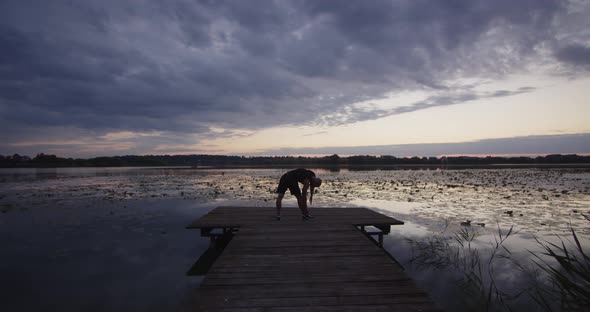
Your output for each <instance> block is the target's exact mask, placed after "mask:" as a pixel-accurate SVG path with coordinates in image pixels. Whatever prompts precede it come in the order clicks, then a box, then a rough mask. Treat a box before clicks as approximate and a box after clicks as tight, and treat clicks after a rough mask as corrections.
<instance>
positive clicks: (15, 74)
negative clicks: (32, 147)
mask: <svg viewBox="0 0 590 312" xmlns="http://www.w3.org/2000/svg"><path fill="white" fill-rule="evenodd" d="M587 10H588V5H584V4H583V3H582V4H580V3H577V4H576V6H572V5H571V4H570V3H568V2H567V1H561V0H522V1H512V0H511V1H508V0H498V1H487V0H478V1H474V0H465V1H426V0H411V1H410V0H399V1H378V0H375V1H252V2H250V1H184V0H173V1H130V2H122V1H114V0H113V1H100V2H85V1H84V2H82V1H37V2H35V3H33V2H28V1H9V0H6V1H2V3H0V21H1V22H0V47H2V53H0V121H2V122H1V125H0V131H1V132H2V133H3V134H2V135H1V139H2V142H0V143H11V142H18V141H21V140H25V139H30V138H29V137H28V136H25V135H24V134H23V131H21V129H23V128H34V129H36V130H37V131H36V132H37V138H43V137H44V135H43V134H44V133H55V131H53V132H52V131H49V130H48V129H50V128H55V127H71V128H77V129H79V131H80V132H86V133H95V134H96V135H101V134H104V133H108V132H114V131H115V132H116V131H143V132H145V131H164V132H171V133H177V134H182V133H190V134H191V135H192V134H199V133H202V134H209V135H211V133H210V132H209V129H210V127H211V126H217V127H226V128H234V129H260V128H266V127H272V126H277V125H290V124H308V125H313V124H321V123H325V122H326V120H330V118H331V117H330V115H331V114H333V113H334V112H341V113H342V114H345V115H343V116H340V117H339V118H340V119H338V122H340V123H341V122H356V121H359V120H367V119H375V118H381V117H384V116H387V115H391V114H399V113H404V112H411V111H415V110H418V109H426V108H429V107H434V106H441V105H453V104H460V103H463V102H465V101H471V100H473V99H476V98H480V97H482V95H481V94H475V93H469V92H466V93H459V94H458V93H457V92H454V93H449V94H438V95H433V96H431V97H430V98H427V99H425V100H424V101H422V102H419V103H408V105H409V106H407V107H405V108H398V109H396V110H394V111H366V110H359V109H355V108H354V107H353V106H351V105H352V104H353V103H355V102H358V101H367V100H371V99H378V98H382V97H383V96H384V95H385V94H387V93H389V92H395V91H401V90H425V91H437V92H442V91H445V90H449V89H450V87H449V81H452V80H454V79H459V78H469V77H475V76H478V75H485V76H486V77H494V76H497V77H501V76H502V75H505V74H508V73H511V72H512V71H515V70H518V69H519V68H524V67H525V66H527V65H529V64H531V62H533V63H534V62H535V60H536V59H537V58H538V57H539V54H540V52H538V50H539V49H538V48H539V47H541V46H544V45H547V46H549V47H550V48H552V47H561V48H555V49H556V52H555V53H554V55H555V57H556V59H557V60H559V61H562V62H564V63H567V64H586V65H587V64H588V48H587V47H585V46H580V45H579V44H578V45H576V43H575V42H578V41H580V40H582V41H583V40H586V39H587V38H583V37H582V36H583V34H580V35H576V34H577V33H580V29H579V28H580V27H583V26H578V28H576V27H577V25H578V24H576V23H574V22H571V21H573V20H575V19H574V17H576V16H577V19H581V17H580V16H584V14H583V13H585V12H587ZM576 14H577V15H576ZM574 15H575V16H574ZM568 17H571V18H569V19H568ZM568 21H569V22H568ZM580 25H581V24H580ZM562 34H566V35H568V36H561V37H567V38H570V39H571V40H572V41H571V42H570V41H564V42H561V41H560V40H561V39H559V40H558V39H556V38H558V36H557V35H562ZM576 36H578V37H579V38H578V37H576ZM561 37H560V38H561ZM568 40H569V39H568ZM576 40H577V41H576ZM506 51H509V52H506ZM467 89H469V88H467ZM524 91H527V90H524ZM524 91H523V92H524ZM515 92H516V91H503V90H499V91H496V92H495V93H493V94H488V95H484V97H493V96H509V95H511V94H514V93H515ZM516 93H517V92H516ZM309 112H313V114H312V115H311V116H310V114H309ZM25 133H30V132H28V131H25ZM27 135H29V134H27ZM30 136H33V135H32V134H31V135H30ZM46 138H47V137H46ZM193 139H194V138H193ZM2 149H4V148H2Z"/></svg>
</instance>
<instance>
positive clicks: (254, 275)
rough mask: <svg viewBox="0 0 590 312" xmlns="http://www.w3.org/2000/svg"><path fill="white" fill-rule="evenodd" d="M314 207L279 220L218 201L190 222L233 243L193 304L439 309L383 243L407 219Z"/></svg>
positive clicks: (288, 211) (265, 211) (207, 307)
mask: <svg viewBox="0 0 590 312" xmlns="http://www.w3.org/2000/svg"><path fill="white" fill-rule="evenodd" d="M311 211H312V213H313V214H314V216H315V219H313V220H307V221H304V220H302V219H301V216H300V212H299V210H298V209H292V208H283V212H282V215H283V217H282V219H281V220H280V221H277V220H275V219H274V216H273V214H274V208H260V207H257V208H254V207H218V208H216V209H214V210H213V211H211V212H210V213H208V214H207V215H205V216H203V217H202V218H200V219H198V220H196V221H194V222H192V223H191V224H190V225H189V226H188V227H187V228H194V229H201V234H202V235H203V236H210V237H211V238H212V244H215V242H216V241H225V243H224V246H225V244H227V246H225V249H224V250H223V252H222V253H221V255H220V256H219V257H218V258H217V259H216V260H215V262H214V264H213V265H212V266H211V268H209V269H208V272H207V273H206V276H205V278H204V279H203V281H202V283H201V285H200V287H199V289H198V290H197V292H196V294H195V295H194V296H193V297H192V298H191V299H190V302H189V303H188V308H187V310H189V311H248V312H249V311H439V310H438V309H437V308H436V307H435V305H434V304H433V303H432V301H431V300H430V299H429V297H428V295H427V294H426V293H425V292H424V291H422V290H420V289H418V288H417V287H416V286H415V285H414V283H413V281H412V280H411V279H409V278H408V277H407V276H406V274H405V273H404V272H403V270H402V269H401V268H400V266H399V265H398V264H396V262H395V261H394V260H393V258H391V257H390V256H389V255H388V254H387V253H386V252H385V251H384V250H383V249H382V248H381V247H379V243H380V242H382V240H381V239H380V238H382V235H383V234H387V233H389V229H390V226H391V225H396V224H403V222H401V221H399V220H396V219H393V218H390V217H387V216H384V215H382V214H379V213H377V212H374V211H372V210H369V209H365V208H313V209H312V210H311ZM373 237H376V238H373ZM230 239H231V240H230ZM228 241H229V243H228Z"/></svg>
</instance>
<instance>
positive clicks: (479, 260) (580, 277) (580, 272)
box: [405, 216, 590, 311]
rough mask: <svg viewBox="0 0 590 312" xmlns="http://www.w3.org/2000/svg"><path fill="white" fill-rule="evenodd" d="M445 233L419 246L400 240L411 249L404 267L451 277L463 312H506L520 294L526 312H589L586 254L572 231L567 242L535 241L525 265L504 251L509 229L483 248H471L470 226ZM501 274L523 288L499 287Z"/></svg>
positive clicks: (473, 234)
mask: <svg viewBox="0 0 590 312" xmlns="http://www.w3.org/2000/svg"><path fill="white" fill-rule="evenodd" d="M585 217H587V216H585ZM447 224H448V222H447ZM447 229H448V226H447V227H445V229H444V230H443V231H441V232H440V233H435V234H433V235H431V236H430V237H427V238H425V239H423V240H420V241H418V240H414V239H410V238H405V239H406V241H407V242H408V243H409V244H410V247H411V250H412V259H411V260H410V263H411V264H412V265H414V266H416V267H417V268H418V269H425V268H428V269H434V270H454V272H457V273H458V274H456V275H455V277H456V278H455V280H454V282H455V285H457V286H458V288H459V289H460V290H461V291H462V292H463V293H464V294H465V296H463V299H464V300H465V301H466V303H465V305H466V309H467V310H469V309H470V308H469V307H473V308H476V309H478V310H483V311H493V310H500V311H512V310H514V308H513V307H512V306H513V304H514V303H515V302H516V301H517V300H518V299H519V298H520V299H526V298H521V297H522V296H523V295H525V294H526V295H527V296H528V297H529V298H530V299H528V300H527V301H528V302H530V303H531V304H533V305H535V304H536V306H534V307H531V308H533V309H534V310H535V311H539V310H543V311H588V309H590V255H589V254H588V253H587V251H585V250H584V248H583V246H582V244H581V243H580V240H579V238H578V236H577V234H576V232H575V230H574V229H571V234H572V238H571V239H569V238H566V237H561V236H557V238H558V241H559V243H552V242H549V241H547V240H541V239H538V238H536V237H535V240H536V242H537V244H538V245H539V246H540V247H541V251H531V250H528V253H529V254H530V255H531V258H530V261H528V260H523V259H518V258H516V257H514V256H513V254H512V252H511V251H510V249H509V248H508V246H507V244H506V242H507V240H508V239H509V238H510V237H511V236H512V235H514V234H515V233H516V231H514V229H513V228H512V227H511V228H509V229H508V230H502V229H501V227H500V226H499V225H498V227H497V232H496V233H495V235H494V241H493V242H492V243H491V246H490V247H489V248H476V247H474V240H475V239H476V238H477V237H478V236H479V234H478V231H477V230H475V229H473V228H472V227H463V228H461V229H460V230H459V231H457V232H455V233H448V231H447ZM504 261H507V262H504ZM501 264H502V265H501ZM507 264H509V266H506V265H507ZM498 267H500V268H501V270H500V271H499V270H498ZM507 269H510V270H512V271H514V274H520V275H519V276H518V278H519V279H520V280H522V283H523V285H520V287H517V286H515V285H508V287H506V285H504V287H502V286H500V284H501V283H499V281H500V280H501V278H500V277H499V275H500V274H505V273H506V270H507ZM531 299H532V300H531Z"/></svg>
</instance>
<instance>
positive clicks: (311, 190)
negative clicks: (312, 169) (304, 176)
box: [309, 184, 313, 205]
mask: <svg viewBox="0 0 590 312" xmlns="http://www.w3.org/2000/svg"><path fill="white" fill-rule="evenodd" d="M312 201H313V184H312V185H311V187H310V188H309V204H310V205H311V202H312Z"/></svg>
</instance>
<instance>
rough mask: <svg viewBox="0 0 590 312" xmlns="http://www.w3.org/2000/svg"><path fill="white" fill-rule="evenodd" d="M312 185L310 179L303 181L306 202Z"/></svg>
mask: <svg viewBox="0 0 590 312" xmlns="http://www.w3.org/2000/svg"><path fill="white" fill-rule="evenodd" d="M310 184H311V181H309V179H305V180H303V200H304V201H307V190H308V189H309V185H310ZM312 196H313V195H312ZM310 203H311V202H310Z"/></svg>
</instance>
